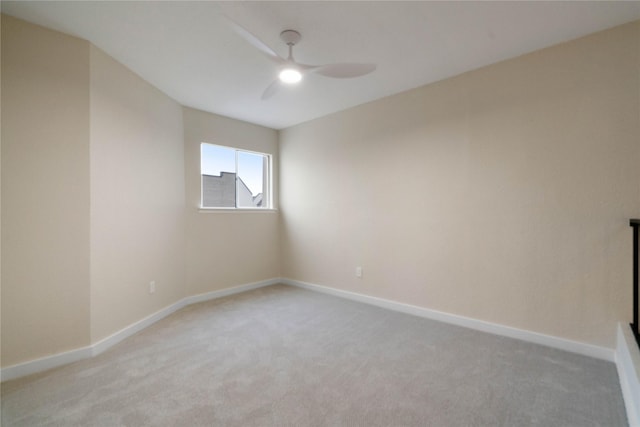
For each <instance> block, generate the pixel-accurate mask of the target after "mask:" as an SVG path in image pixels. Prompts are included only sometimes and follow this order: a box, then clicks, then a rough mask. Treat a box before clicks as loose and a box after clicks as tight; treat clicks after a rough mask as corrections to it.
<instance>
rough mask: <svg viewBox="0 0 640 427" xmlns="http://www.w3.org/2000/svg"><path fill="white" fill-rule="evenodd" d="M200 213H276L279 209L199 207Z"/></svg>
mask: <svg viewBox="0 0 640 427" xmlns="http://www.w3.org/2000/svg"><path fill="white" fill-rule="evenodd" d="M198 212H199V213H275V212H278V210H277V209H252V208H203V207H199V208H198Z"/></svg>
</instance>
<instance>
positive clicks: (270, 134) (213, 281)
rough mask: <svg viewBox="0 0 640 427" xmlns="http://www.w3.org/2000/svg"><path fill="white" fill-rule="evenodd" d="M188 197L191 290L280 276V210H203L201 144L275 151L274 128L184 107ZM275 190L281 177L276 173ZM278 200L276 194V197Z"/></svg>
mask: <svg viewBox="0 0 640 427" xmlns="http://www.w3.org/2000/svg"><path fill="white" fill-rule="evenodd" d="M183 111H184V141H185V174H186V175H185V181H186V197H187V223H186V224H187V250H186V260H187V261H186V262H187V289H188V290H187V293H188V294H189V295H195V294H201V293H205V292H210V291H215V290H219V289H224V288H228V287H230V286H236V285H242V284H246V283H252V282H257V281H261V280H265V279H271V278H274V277H278V276H279V273H280V270H279V268H280V258H279V255H280V250H279V233H278V219H279V218H278V215H279V214H278V212H275V211H272V212H264V211H263V212H238V211H233V212H219V211H218V212H200V211H199V209H198V208H199V206H200V144H201V143H202V142H208V143H211V144H218V145H228V146H232V147H237V148H243V149H246V150H253V151H258V152H263V153H268V154H272V156H273V157H272V160H273V162H274V164H275V167H274V170H275V171H277V161H278V133H277V132H276V131H275V130H272V129H268V128H264V127H261V126H257V125H252V124H249V123H245V122H241V121H238V120H233V119H229V118H225V117H221V116H217V115H215V114H209V113H205V112H203V111H198V110H194V109H191V108H186V107H185V108H184V109H183ZM274 188H275V189H277V188H278V177H277V174H275V175H274ZM274 200H275V201H277V200H278V197H277V194H275V195H274Z"/></svg>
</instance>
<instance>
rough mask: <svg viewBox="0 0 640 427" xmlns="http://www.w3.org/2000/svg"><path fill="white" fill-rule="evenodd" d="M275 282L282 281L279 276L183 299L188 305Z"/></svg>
mask: <svg viewBox="0 0 640 427" xmlns="http://www.w3.org/2000/svg"><path fill="white" fill-rule="evenodd" d="M277 283H282V281H281V280H280V279H279V278H273V279H269V280H261V281H259V282H253V283H247V284H245V285H240V286H234V287H232V288H225V289H220V290H219V291H212V292H207V293H204V294H198V295H193V296H190V297H186V298H185V299H184V300H183V301H185V305H190V304H195V303H198V302H203V301H209V300H211V299H216V298H222V297H226V296H228V295H233V294H239V293H241V292H246V291H251V290H253V289H258V288H262V287H264V286H270V285H275V284H277Z"/></svg>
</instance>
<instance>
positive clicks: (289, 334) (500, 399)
mask: <svg viewBox="0 0 640 427" xmlns="http://www.w3.org/2000/svg"><path fill="white" fill-rule="evenodd" d="M626 423H627V421H626V417H625V410H624V405H623V401H622V396H621V392H620V388H619V385H618V378H617V374H616V370H615V366H614V365H613V364H612V363H608V362H604V361H601V360H595V359H591V358H587V357H583V356H578V355H575V354H570V353H566V352H562V351H559V350H554V349H551V348H546V347H542V346H538V345H534V344H529V343H525V342H521V341H517V340H512V339H508V338H502V337H497V336H492V335H488V334H483V333H479V332H476V331H471V330H467V329H463V328H459V327H456V326H451V325H446V324H442V323H438V322H434V321H430V320H426V319H422V318H418V317H413V316H409V315H405V314H400V313H396V312H393V311H387V310H384V309H380V308H376V307H371V306H368V305H364V304H359V303H356V302H352V301H347V300H343V299H339V298H336V297H332V296H328V295H323V294H319V293H315V292H311V291H306V290H301V289H297V288H292V287H288V286H283V285H277V286H271V287H268V288H262V289H258V290H255V291H251V292H247V293H244V294H240V295H236V296H232V297H228V298H224V299H220V300H214V301H210V302H206V303H201V304H196V305H192V306H189V307H186V308H184V309H183V310H181V311H179V312H176V313H175V314H173V315H172V316H170V317H167V318H166V319H164V320H162V321H160V322H158V323H156V324H155V325H153V326H152V327H150V328H148V329H146V330H144V331H143V332H141V333H139V334H137V335H135V336H133V337H131V338H129V339H127V340H126V341H124V342H122V343H121V344H119V345H118V346H116V347H114V348H112V349H111V350H109V351H107V352H105V353H103V354H102V355H100V356H98V357H96V358H93V359H90V360H84V361H81V362H78V363H75V364H73V365H69V366H66V367H62V368H59V369H56V370H52V371H50V372H47V373H44V374H39V375H36V376H32V377H29V378H25V379H21V380H15V381H10V382H7V383H4V384H3V385H2V425H3V426H4V427H9V426H30V427H31V426H136V427H138V426H579V427H588V426H607V427H613V426H625V425H626Z"/></svg>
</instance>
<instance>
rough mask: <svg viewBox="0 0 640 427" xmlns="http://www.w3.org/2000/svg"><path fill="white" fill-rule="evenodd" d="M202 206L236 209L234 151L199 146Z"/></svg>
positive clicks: (204, 145) (213, 146)
mask: <svg viewBox="0 0 640 427" xmlns="http://www.w3.org/2000/svg"><path fill="white" fill-rule="evenodd" d="M200 171H201V174H202V206H203V207H205V208H225V207H227V208H234V207H236V182H235V181H236V150H234V149H233V148H227V147H220V146H217V145H211V144H201V157H200Z"/></svg>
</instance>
